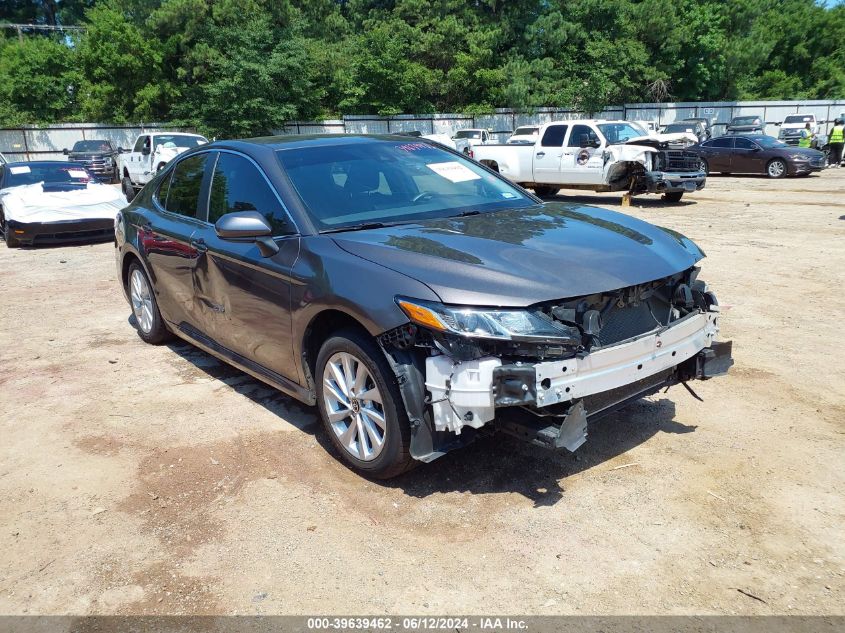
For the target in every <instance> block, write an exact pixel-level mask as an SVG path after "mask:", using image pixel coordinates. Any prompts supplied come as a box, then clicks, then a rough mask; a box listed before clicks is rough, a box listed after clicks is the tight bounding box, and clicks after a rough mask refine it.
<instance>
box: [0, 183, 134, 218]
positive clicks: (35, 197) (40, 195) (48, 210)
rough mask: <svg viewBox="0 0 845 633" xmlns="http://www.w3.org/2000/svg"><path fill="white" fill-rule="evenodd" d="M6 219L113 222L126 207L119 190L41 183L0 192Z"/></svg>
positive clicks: (103, 186)
mask: <svg viewBox="0 0 845 633" xmlns="http://www.w3.org/2000/svg"><path fill="white" fill-rule="evenodd" d="M0 204H2V205H3V213H4V214H5V216H6V218H8V219H10V220H16V221H18V222H62V221H64V220H88V219H101V218H114V217H115V215H117V212H118V211H120V210H121V209H122V208H123V207H125V206H126V198H124V197H123V195H122V194H121V192H120V190H119V189H117V188H115V187H111V186H109V185H102V184H99V183H94V182H89V183H88V184H87V185H86V186H74V185H70V186H52V185H49V184H47V185H45V184H44V183H36V184H34V185H21V186H19V187H8V188H6V189H0Z"/></svg>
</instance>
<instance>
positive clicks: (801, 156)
mask: <svg viewBox="0 0 845 633" xmlns="http://www.w3.org/2000/svg"><path fill="white" fill-rule="evenodd" d="M789 157H790V158H791V159H792V160H799V161H808V160H810V157H809V156H806V155H804V154H790V155H789Z"/></svg>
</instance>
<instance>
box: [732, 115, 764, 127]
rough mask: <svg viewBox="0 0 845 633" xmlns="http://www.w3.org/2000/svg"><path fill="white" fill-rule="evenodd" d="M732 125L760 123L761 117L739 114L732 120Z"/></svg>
mask: <svg viewBox="0 0 845 633" xmlns="http://www.w3.org/2000/svg"><path fill="white" fill-rule="evenodd" d="M731 125H760V117H756V116H738V117H735V118H734V120H733V121H731Z"/></svg>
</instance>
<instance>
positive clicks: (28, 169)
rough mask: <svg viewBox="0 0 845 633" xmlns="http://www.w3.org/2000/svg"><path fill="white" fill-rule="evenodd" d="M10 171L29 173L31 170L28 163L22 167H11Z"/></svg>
mask: <svg viewBox="0 0 845 633" xmlns="http://www.w3.org/2000/svg"><path fill="white" fill-rule="evenodd" d="M9 171H11V172H12V173H13V174H28V173H29V172H30V171H31V170H30V168H29V167H27V166H26V165H24V166H22V167H9Z"/></svg>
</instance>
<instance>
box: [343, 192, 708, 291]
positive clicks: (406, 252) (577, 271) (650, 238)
mask: <svg viewBox="0 0 845 633" xmlns="http://www.w3.org/2000/svg"><path fill="white" fill-rule="evenodd" d="M332 237H333V238H334V240H335V241H336V242H337V244H338V245H339V246H340V247H341V248H343V249H344V250H346V251H347V252H349V253H352V254H353V255H357V256H359V257H362V258H364V259H367V260H369V261H372V262H374V263H377V264H380V265H382V266H385V267H386V268H390V269H392V270H395V271H397V272H400V273H403V274H405V275H407V276H408V277H412V278H414V279H416V280H418V281H420V282H422V283H424V284H426V285H428V286H429V287H430V288H431V289H432V290H433V291H434V292H436V293H437V295H438V296H439V297H440V298H441V300H442V301H443V302H444V303H450V304H464V305H487V306H495V305H499V306H527V305H531V304H534V303H538V302H542V301H551V300H556V299H562V298H570V297H577V296H581V295H588V294H592V293H598V292H605V291H609V290H616V289H619V288H624V287H626V286H632V285H635V284H640V283H644V282H647V281H652V280H655V279H660V278H663V277H667V276H669V275H672V274H674V273H677V272H680V271H683V270H686V269H687V268H689V267H690V266H692V265H693V264H694V263H695V262H697V261H698V260H699V259H701V258H702V257H704V253H703V252H702V251H701V250H700V249H699V248H698V247H697V246H696V245H695V244H694V243H693V242H692V241H690V240H689V239H687V238H685V237H684V236H682V235H680V234H679V233H675V232H674V231H670V230H669V229H664V228H661V227H657V226H654V225H652V224H648V223H647V222H643V221H641V220H637V219H636V218H633V217H630V216H627V215H624V214H621V213H615V212H613V211H608V210H606V209H600V208H596V207H589V206H576V205H568V204H562V203H547V204H544V205H537V206H535V207H530V208H528V209H512V210H505V211H497V212H490V213H482V214H480V215H474V216H468V217H464V218H445V219H436V220H426V221H421V222H415V223H413V224H407V225H401V226H393V227H385V228H381V229H370V230H365V231H355V232H348V233H338V234H335V235H333V236H332Z"/></svg>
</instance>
